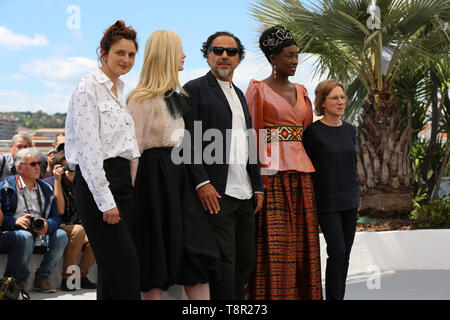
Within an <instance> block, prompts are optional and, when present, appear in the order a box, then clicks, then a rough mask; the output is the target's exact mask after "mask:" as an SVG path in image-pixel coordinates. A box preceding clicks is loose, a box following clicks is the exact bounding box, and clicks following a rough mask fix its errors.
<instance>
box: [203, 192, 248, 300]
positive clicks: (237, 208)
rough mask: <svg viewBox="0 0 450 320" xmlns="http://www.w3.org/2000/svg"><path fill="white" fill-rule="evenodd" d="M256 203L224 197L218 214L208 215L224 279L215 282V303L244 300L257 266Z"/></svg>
mask: <svg viewBox="0 0 450 320" xmlns="http://www.w3.org/2000/svg"><path fill="white" fill-rule="evenodd" d="M253 201H254V200H253V199H250V200H239V199H236V198H233V197H229V196H226V195H224V196H223V197H222V198H221V199H219V204H220V211H219V213H218V214H209V213H207V214H208V221H209V223H210V225H211V228H212V230H213V231H214V235H215V238H216V242H217V246H218V247H219V251H220V256H221V268H220V278H219V280H218V281H211V283H210V290H211V299H212V300H243V299H244V297H245V284H246V283H247V281H248V280H249V278H250V276H251V274H252V272H253V268H254V266H255V262H256V251H255V250H256V249H255V214H254V213H253V211H254V202H253Z"/></svg>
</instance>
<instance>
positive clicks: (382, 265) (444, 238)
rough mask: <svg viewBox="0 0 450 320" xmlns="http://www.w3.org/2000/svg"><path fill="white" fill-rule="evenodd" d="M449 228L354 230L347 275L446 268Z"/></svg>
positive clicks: (178, 293) (171, 294)
mask: <svg viewBox="0 0 450 320" xmlns="http://www.w3.org/2000/svg"><path fill="white" fill-rule="evenodd" d="M449 245H450V229H436V230H410V231H386V232H357V233H356V236H355V242H354V244H353V249H352V252H351V255H350V267H349V275H352V274H364V273H370V272H371V270H373V268H374V267H375V268H376V269H377V270H379V271H381V272H383V271H393V270H450V249H449ZM320 247H321V248H320V254H321V266H322V279H324V277H325V267H326V259H327V254H326V243H325V240H324V238H323V235H322V234H321V235H320ZM6 258H7V256H6V254H0V276H3V272H4V270H5V266H6ZM41 259H42V256H41V255H33V258H32V260H31V264H30V270H31V275H30V278H29V279H28V283H29V285H30V287H31V286H32V285H33V281H34V272H35V271H36V269H37V267H38V266H39V264H40V261H41ZM61 271H62V261H60V262H59V263H58V265H57V266H56V268H55V270H54V271H53V273H52V275H51V276H50V282H51V283H52V284H53V285H54V286H56V287H57V288H59V286H60V284H61ZM96 275H97V268H96V265H94V266H93V267H92V268H91V270H90V272H89V276H88V277H89V279H91V280H92V281H94V282H95V281H96ZM162 298H163V299H176V300H181V299H186V294H185V292H184V289H183V287H182V286H173V287H171V288H170V289H169V290H168V291H166V292H164V293H163V294H162Z"/></svg>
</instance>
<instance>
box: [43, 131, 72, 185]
mask: <svg viewBox="0 0 450 320" xmlns="http://www.w3.org/2000/svg"><path fill="white" fill-rule="evenodd" d="M65 140H66V136H65V134H64V133H58V134H57V135H56V137H55V142H54V143H52V149H50V150H48V152H47V156H46V157H43V158H45V159H42V160H41V164H40V166H41V178H42V179H44V178H48V177H51V176H53V167H54V165H55V157H56V154H57V153H58V152H59V151H61V150H63V149H64V142H65Z"/></svg>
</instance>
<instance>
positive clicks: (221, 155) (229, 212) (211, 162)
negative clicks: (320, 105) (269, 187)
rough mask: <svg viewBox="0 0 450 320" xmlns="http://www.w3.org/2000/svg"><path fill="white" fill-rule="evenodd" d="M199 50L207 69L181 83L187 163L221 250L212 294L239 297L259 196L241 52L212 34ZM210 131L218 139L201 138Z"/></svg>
mask: <svg viewBox="0 0 450 320" xmlns="http://www.w3.org/2000/svg"><path fill="white" fill-rule="evenodd" d="M202 52H203V55H204V57H205V58H206V59H207V61H208V64H209V66H210V68H211V70H210V71H209V72H208V73H207V74H206V75H205V76H203V77H200V78H197V79H194V80H192V81H189V82H188V83H187V84H186V85H185V86H184V87H183V88H184V89H185V90H186V92H187V93H188V95H189V101H190V106H191V111H190V112H189V113H188V114H186V115H185V117H184V121H185V125H186V129H187V130H188V131H189V133H190V137H191V139H192V140H191V155H192V156H191V163H189V164H188V165H189V166H188V167H189V170H190V173H191V176H192V178H193V180H194V183H195V186H196V190H197V194H198V197H199V199H200V202H201V203H202V205H203V208H204V210H205V212H206V214H207V215H208V220H209V223H210V226H211V228H212V230H213V231H214V234H215V237H216V242H217V245H218V246H219V249H220V252H221V260H222V261H221V275H220V279H219V281H217V279H211V282H210V287H211V298H212V299H215V300H224V299H226V300H234V299H244V296H245V289H244V288H245V284H246V283H247V281H248V279H249V277H250V275H251V273H252V271H253V268H254V263H255V238H254V232H255V220H254V215H255V214H256V213H258V212H259V211H260V210H261V208H262V203H263V197H264V196H263V192H264V190H263V186H262V179H261V174H260V169H259V166H258V164H257V161H249V159H250V157H251V155H256V152H255V150H256V148H255V147H256V146H255V145H254V141H253V136H252V135H249V134H248V130H249V129H251V127H252V121H251V119H250V115H249V112H248V107H247V103H246V101H245V97H244V95H243V93H242V91H241V90H240V89H239V88H237V87H236V86H235V85H234V84H233V82H232V79H233V75H234V71H235V69H236V67H237V66H238V65H239V63H240V62H241V61H242V59H244V53H245V51H244V47H243V45H242V44H241V41H240V40H239V39H238V38H237V37H236V36H234V35H233V34H231V33H229V32H217V33H215V34H213V35H211V36H210V37H209V38H208V39H207V41H206V42H205V43H204V44H203V48H202ZM211 130H212V131H211ZM199 131H200V132H201V138H200V140H201V141H197V140H199V139H198V132H199ZM212 132H214V133H216V134H217V133H218V135H220V136H221V137H217V136H216V137H214V138H215V139H214V140H213V139H210V138H205V139H203V137H207V136H211V133H212ZM205 133H206V135H205ZM202 140H207V141H211V140H213V141H212V142H211V144H207V143H206V142H205V141H202ZM212 149H214V150H213V151H211V150H212ZM208 152H209V153H210V154H208ZM253 152H254V153H253Z"/></svg>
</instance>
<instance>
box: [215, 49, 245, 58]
mask: <svg viewBox="0 0 450 320" xmlns="http://www.w3.org/2000/svg"><path fill="white" fill-rule="evenodd" d="M211 51H212V52H214V54H215V55H216V56H221V55H222V54H223V52H224V51H226V52H227V55H228V56H229V57H234V56H235V55H237V54H238V53H239V50H238V48H224V47H212V48H211V49H209V52H211Z"/></svg>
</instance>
